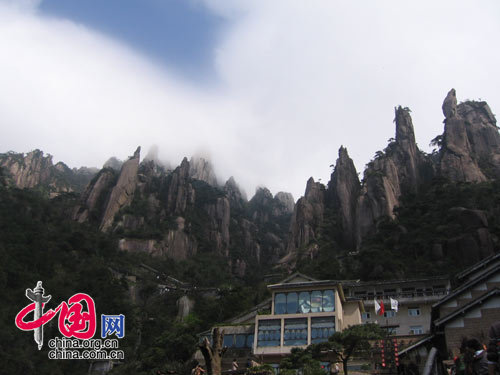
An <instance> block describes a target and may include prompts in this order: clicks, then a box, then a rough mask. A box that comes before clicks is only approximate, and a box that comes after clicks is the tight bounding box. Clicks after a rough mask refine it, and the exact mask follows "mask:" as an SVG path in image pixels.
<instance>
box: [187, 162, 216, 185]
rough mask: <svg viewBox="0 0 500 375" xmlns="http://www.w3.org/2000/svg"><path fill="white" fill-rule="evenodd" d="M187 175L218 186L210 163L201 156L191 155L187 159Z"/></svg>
mask: <svg viewBox="0 0 500 375" xmlns="http://www.w3.org/2000/svg"><path fill="white" fill-rule="evenodd" d="M189 177H191V178H194V179H196V180H200V181H205V182H206V183H207V184H209V185H211V186H218V183H217V177H216V176H215V173H214V169H213V166H212V163H210V162H209V161H208V160H206V159H204V158H202V157H192V158H191V160H190V161H189Z"/></svg>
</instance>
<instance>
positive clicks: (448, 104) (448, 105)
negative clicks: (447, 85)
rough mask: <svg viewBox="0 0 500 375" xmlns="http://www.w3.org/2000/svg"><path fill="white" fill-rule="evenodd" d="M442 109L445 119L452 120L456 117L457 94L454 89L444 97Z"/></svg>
mask: <svg viewBox="0 0 500 375" xmlns="http://www.w3.org/2000/svg"><path fill="white" fill-rule="evenodd" d="M442 109H443V114H444V117H445V118H446V119H450V118H453V117H455V116H456V115H457V94H456V92H455V89H451V90H450V91H449V92H448V94H447V95H446V98H445V99H444V102H443V106H442Z"/></svg>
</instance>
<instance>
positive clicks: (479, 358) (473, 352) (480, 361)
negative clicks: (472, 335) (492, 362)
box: [464, 339, 489, 375]
mask: <svg viewBox="0 0 500 375" xmlns="http://www.w3.org/2000/svg"><path fill="white" fill-rule="evenodd" d="M464 346H465V355H464V362H465V373H466V374H471V375H488V374H489V370H488V359H487V358H486V351H485V350H484V348H483V346H482V345H481V343H480V342H479V340H477V339H469V340H466V341H465V343H464Z"/></svg>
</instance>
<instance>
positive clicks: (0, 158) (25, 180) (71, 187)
mask: <svg viewBox="0 0 500 375" xmlns="http://www.w3.org/2000/svg"><path fill="white" fill-rule="evenodd" d="M0 168H2V169H3V171H4V172H3V173H4V175H5V176H4V177H5V183H6V184H11V185H14V186H16V187H18V188H20V189H32V188H37V187H43V188H44V190H47V191H48V192H49V196H50V197H51V198H52V197H55V196H57V195H59V194H60V193H66V192H73V191H82V190H83V188H84V187H85V185H86V184H87V183H88V182H89V181H90V180H91V179H92V177H93V176H94V174H95V173H96V171H95V170H93V169H90V168H85V167H84V168H80V169H76V168H74V169H70V168H68V166H67V165H66V164H64V163H62V162H59V163H57V164H56V165H53V164H52V156H51V155H50V154H47V155H46V156H44V154H43V152H42V151H40V150H34V151H31V152H29V153H27V154H26V155H24V154H18V153H14V152H9V153H6V154H0Z"/></svg>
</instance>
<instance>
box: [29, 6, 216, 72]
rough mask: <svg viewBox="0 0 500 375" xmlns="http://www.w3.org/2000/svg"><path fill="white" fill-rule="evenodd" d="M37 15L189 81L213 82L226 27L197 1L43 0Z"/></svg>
mask: <svg viewBox="0 0 500 375" xmlns="http://www.w3.org/2000/svg"><path fill="white" fill-rule="evenodd" d="M39 11H40V12H41V14H43V15H49V16H54V17H59V18H66V19H70V20H72V21H74V22H77V23H82V24H84V25H86V26H87V27H89V28H92V29H95V30H98V31H100V32H102V33H104V34H106V35H108V36H110V37H112V38H116V39H118V40H120V41H122V42H124V43H126V44H128V45H130V46H131V47H132V48H135V49H137V50H138V51H140V52H142V53H144V54H146V55H148V56H149V57H150V58H151V59H154V60H156V61H157V62H158V63H160V64H165V65H167V66H168V67H169V68H170V69H173V70H175V71H177V72H178V73H179V74H182V75H183V76H184V77H186V78H188V79H194V80H197V81H200V80H201V81H204V80H207V79H211V78H213V75H214V66H213V58H214V56H213V50H214V47H215V44H216V41H217V38H218V35H220V33H221V32H222V29H223V26H224V24H225V22H224V19H223V18H222V17H220V16H218V15H216V14H215V13H214V12H211V11H210V10H209V9H208V8H207V7H206V6H205V5H204V3H202V2H201V1H196V2H195V1H191V0H83V1H82V0H43V1H42V2H41V4H40V6H39Z"/></svg>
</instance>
